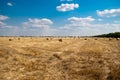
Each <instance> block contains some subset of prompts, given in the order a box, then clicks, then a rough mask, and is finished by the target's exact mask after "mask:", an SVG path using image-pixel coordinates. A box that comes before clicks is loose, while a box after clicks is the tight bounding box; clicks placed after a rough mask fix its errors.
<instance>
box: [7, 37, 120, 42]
mask: <svg viewBox="0 0 120 80" xmlns="http://www.w3.org/2000/svg"><path fill="white" fill-rule="evenodd" d="M31 39H32V38H31ZM52 39H53V38H46V40H52ZM93 39H94V40H98V39H99V38H93ZM108 39H109V41H111V40H120V38H108ZM17 40H21V38H17ZM84 40H88V38H84ZM9 41H13V39H12V38H9ZM58 41H59V42H62V41H63V39H62V38H59V39H58Z"/></svg>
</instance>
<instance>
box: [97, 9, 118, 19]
mask: <svg viewBox="0 0 120 80" xmlns="http://www.w3.org/2000/svg"><path fill="white" fill-rule="evenodd" d="M97 14H98V16H100V17H115V16H120V9H110V10H109V9H105V10H103V11H100V10H97Z"/></svg>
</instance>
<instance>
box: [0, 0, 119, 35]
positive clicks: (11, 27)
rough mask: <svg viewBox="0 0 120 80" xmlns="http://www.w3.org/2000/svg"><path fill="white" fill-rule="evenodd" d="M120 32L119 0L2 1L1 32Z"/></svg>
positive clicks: (12, 33) (2, 33)
mask: <svg viewBox="0 0 120 80" xmlns="http://www.w3.org/2000/svg"><path fill="white" fill-rule="evenodd" d="M118 31H120V0H0V35H1V36H5V35H6V36H19V35H30V36H40V35H46V36H47V35H51V36H53V35H56V36H57V35H58V36H68V35H76V36H78V35H80V36H89V35H97V34H103V33H109V32H118Z"/></svg>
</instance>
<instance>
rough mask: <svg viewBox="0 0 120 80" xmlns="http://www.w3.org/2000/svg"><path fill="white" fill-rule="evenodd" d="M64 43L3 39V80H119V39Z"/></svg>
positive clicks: (0, 58) (0, 55)
mask: <svg viewBox="0 0 120 80" xmlns="http://www.w3.org/2000/svg"><path fill="white" fill-rule="evenodd" d="M9 39H12V41H9ZM62 40H63V41H62V42H59V41H58V38H52V39H49V40H46V38H39V37H34V38H31V37H19V38H18V37H0V80H120V40H116V39H112V40H109V39H108V38H96V39H95V38H87V40H85V39H84V38H75V39H74V38H62Z"/></svg>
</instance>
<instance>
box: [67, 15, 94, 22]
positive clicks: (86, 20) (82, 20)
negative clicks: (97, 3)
mask: <svg viewBox="0 0 120 80" xmlns="http://www.w3.org/2000/svg"><path fill="white" fill-rule="evenodd" d="M94 20H95V19H94V18H92V17H91V16H88V17H85V18H81V17H80V18H79V17H71V18H68V21H70V22H92V21H94Z"/></svg>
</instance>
